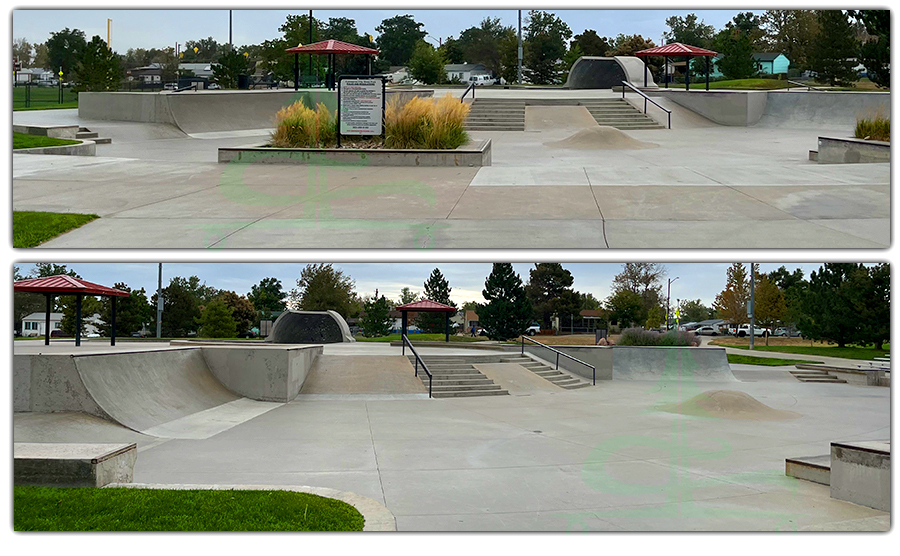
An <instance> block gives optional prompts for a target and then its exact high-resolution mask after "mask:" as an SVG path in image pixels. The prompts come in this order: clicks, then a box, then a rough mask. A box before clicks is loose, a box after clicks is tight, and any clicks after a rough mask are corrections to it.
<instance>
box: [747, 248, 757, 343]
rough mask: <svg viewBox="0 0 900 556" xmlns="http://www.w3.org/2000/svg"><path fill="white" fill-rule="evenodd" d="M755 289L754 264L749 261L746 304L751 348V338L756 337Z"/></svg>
mask: <svg viewBox="0 0 900 556" xmlns="http://www.w3.org/2000/svg"><path fill="white" fill-rule="evenodd" d="M755 290H756V265H754V264H753V263H750V304H749V305H748V306H747V316H749V317H750V349H751V350H752V349H753V340H754V338H756V318H755V317H754V313H756V310H755V309H756V308H755V307H754V305H755V300H754V292H755Z"/></svg>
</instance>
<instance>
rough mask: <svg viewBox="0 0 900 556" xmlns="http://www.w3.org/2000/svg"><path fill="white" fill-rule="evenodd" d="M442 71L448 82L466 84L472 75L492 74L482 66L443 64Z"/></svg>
mask: <svg viewBox="0 0 900 556" xmlns="http://www.w3.org/2000/svg"><path fill="white" fill-rule="evenodd" d="M444 71H445V72H446V73H447V79H448V80H449V81H459V82H460V83H468V82H469V78H470V77H472V76H473V75H491V74H492V72H491V70H490V69H488V68H487V66H485V65H484V64H445V65H444Z"/></svg>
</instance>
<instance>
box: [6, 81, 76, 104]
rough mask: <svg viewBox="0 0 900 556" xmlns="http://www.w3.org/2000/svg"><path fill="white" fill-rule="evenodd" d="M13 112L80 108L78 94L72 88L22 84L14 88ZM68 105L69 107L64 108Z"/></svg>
mask: <svg viewBox="0 0 900 556" xmlns="http://www.w3.org/2000/svg"><path fill="white" fill-rule="evenodd" d="M12 96H13V110H26V109H27V110H37V109H41V108H61V107H71V108H76V107H77V106H78V93H76V92H74V91H73V90H72V88H71V87H62V88H60V87H59V86H52V85H48V86H43V85H37V84H35V83H20V84H18V85H17V86H15V87H13V95H12ZM64 105H68V106H64Z"/></svg>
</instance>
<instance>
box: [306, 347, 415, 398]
mask: <svg viewBox="0 0 900 556" xmlns="http://www.w3.org/2000/svg"><path fill="white" fill-rule="evenodd" d="M316 394H351V395H352V394H425V397H427V395H428V388H426V387H425V384H423V383H422V381H421V380H419V379H418V378H416V376H415V369H413V366H412V364H410V362H409V359H408V358H406V357H403V356H401V355H388V356H378V355H371V356H366V357H359V356H356V357H354V356H352V355H320V356H319V357H318V358H316V361H315V363H313V366H312V368H311V369H310V371H309V376H307V378H306V382H304V383H303V388H302V389H301V390H300V395H301V396H308V395H316Z"/></svg>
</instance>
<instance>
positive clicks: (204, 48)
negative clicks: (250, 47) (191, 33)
mask: <svg viewBox="0 0 900 556" xmlns="http://www.w3.org/2000/svg"><path fill="white" fill-rule="evenodd" d="M195 48H196V49H197V52H194V49H195ZM227 50H228V45H227V44H219V43H218V41H216V39H214V38H212V37H207V38H205V39H199V40H190V41H184V51H183V52H184V58H183V59H182V61H183V62H186V63H191V62H195V63H200V62H215V61H216V60H218V59H219V56H221V55H222V54H224V53H225V52H226V51H227Z"/></svg>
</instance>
